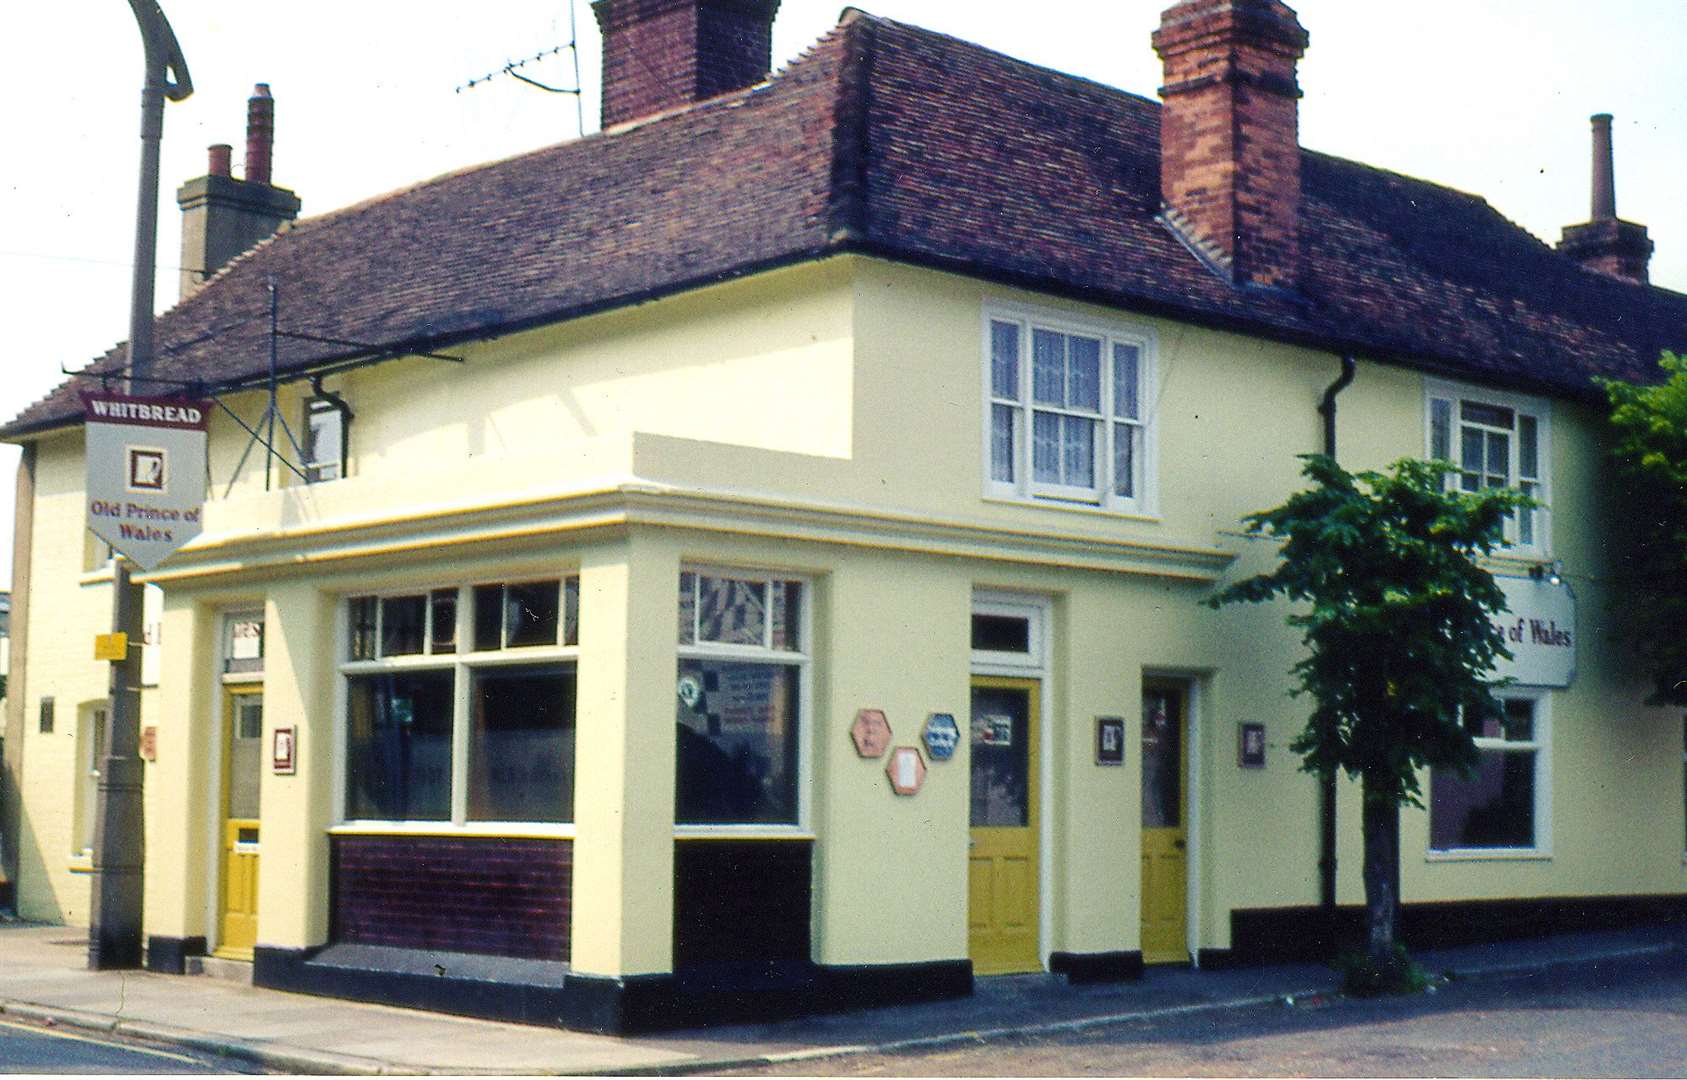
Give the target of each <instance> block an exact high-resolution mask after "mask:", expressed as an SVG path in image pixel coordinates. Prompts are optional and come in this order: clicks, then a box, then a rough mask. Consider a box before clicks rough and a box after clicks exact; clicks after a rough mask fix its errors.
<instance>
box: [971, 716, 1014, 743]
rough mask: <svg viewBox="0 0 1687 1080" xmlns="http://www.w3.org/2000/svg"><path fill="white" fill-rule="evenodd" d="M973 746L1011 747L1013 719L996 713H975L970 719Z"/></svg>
mask: <svg viewBox="0 0 1687 1080" xmlns="http://www.w3.org/2000/svg"><path fill="white" fill-rule="evenodd" d="M972 744H973V745H974V746H1012V745H1013V717H1011V716H1006V715H1002V714H998V713H975V714H974V715H973V718H972Z"/></svg>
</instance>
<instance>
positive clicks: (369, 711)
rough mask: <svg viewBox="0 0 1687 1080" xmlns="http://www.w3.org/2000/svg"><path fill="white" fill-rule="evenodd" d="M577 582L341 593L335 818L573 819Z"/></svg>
mask: <svg viewBox="0 0 1687 1080" xmlns="http://www.w3.org/2000/svg"><path fill="white" fill-rule="evenodd" d="M579 597H580V593H579V579H578V578H575V577H568V578H543V579H535V580H526V579H524V580H519V581H508V582H490V583H483V584H474V585H465V586H450V587H445V588H436V589H429V590H426V591H417V592H406V593H395V594H391V595H384V596H375V595H370V596H355V597H352V598H351V599H349V600H348V601H347V602H346V641H347V647H348V648H347V652H348V658H347V660H346V662H345V663H344V664H342V665H341V671H342V672H343V673H344V676H345V680H346V806H345V817H346V818H347V819H348V820H351V821H368V822H376V821H379V822H451V823H454V824H457V825H468V824H485V823H503V822H514V823H534V824H550V825H565V824H568V823H571V822H572V821H573V820H574V717H575V693H576V672H575V663H576V657H577V648H576V647H577V645H578V644H579V641H578V627H579Z"/></svg>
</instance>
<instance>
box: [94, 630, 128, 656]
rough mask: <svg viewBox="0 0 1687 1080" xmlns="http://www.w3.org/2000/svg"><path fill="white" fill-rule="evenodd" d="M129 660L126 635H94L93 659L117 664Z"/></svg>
mask: <svg viewBox="0 0 1687 1080" xmlns="http://www.w3.org/2000/svg"><path fill="white" fill-rule="evenodd" d="M128 658H129V635H128V634H122V633H118V634H95V635H94V659H95V660H110V661H111V662H112V663H119V662H121V661H123V660H127V659H128Z"/></svg>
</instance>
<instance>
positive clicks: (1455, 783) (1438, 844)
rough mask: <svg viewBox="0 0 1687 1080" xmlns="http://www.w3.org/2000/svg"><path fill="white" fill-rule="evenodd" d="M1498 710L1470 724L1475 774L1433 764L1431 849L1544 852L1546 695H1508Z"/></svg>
mask: <svg viewBox="0 0 1687 1080" xmlns="http://www.w3.org/2000/svg"><path fill="white" fill-rule="evenodd" d="M1501 700H1502V704H1503V705H1504V715H1503V717H1502V718H1500V719H1490V720H1487V721H1486V722H1484V723H1481V724H1476V723H1475V722H1470V723H1469V724H1468V726H1469V728H1470V734H1471V736H1472V737H1473V738H1474V739H1475V742H1476V751H1477V754H1478V755H1479V757H1478V762H1477V767H1476V772H1475V774H1474V775H1472V776H1469V777H1465V776H1461V775H1460V774H1459V773H1458V771H1457V770H1454V769H1434V770H1431V772H1430V778H1429V846H1430V849H1431V850H1432V851H1437V852H1456V851H1462V852H1493V851H1518V852H1534V851H1544V850H1545V849H1546V847H1547V843H1546V840H1547V835H1548V831H1549V830H1548V823H1549V822H1548V807H1549V802H1548V799H1547V794H1548V791H1547V787H1548V780H1547V778H1548V775H1549V773H1548V770H1547V766H1548V760H1547V746H1548V742H1547V734H1548V732H1547V709H1546V704H1547V698H1546V697H1545V696H1544V695H1530V694H1526V693H1524V694H1509V693H1508V694H1507V695H1505V696H1504V697H1503V698H1502V699H1501Z"/></svg>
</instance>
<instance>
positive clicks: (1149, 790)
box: [1142, 690, 1183, 829]
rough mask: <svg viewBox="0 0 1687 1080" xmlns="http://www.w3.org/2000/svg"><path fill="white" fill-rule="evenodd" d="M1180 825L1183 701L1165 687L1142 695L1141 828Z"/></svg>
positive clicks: (1171, 827)
mask: <svg viewBox="0 0 1687 1080" xmlns="http://www.w3.org/2000/svg"><path fill="white" fill-rule="evenodd" d="M1181 824H1183V700H1182V697H1181V695H1179V694H1177V693H1174V692H1172V691H1169V690H1145V691H1143V694H1142V827H1143V828H1145V829H1175V828H1177V827H1178V826H1179V825H1181Z"/></svg>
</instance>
